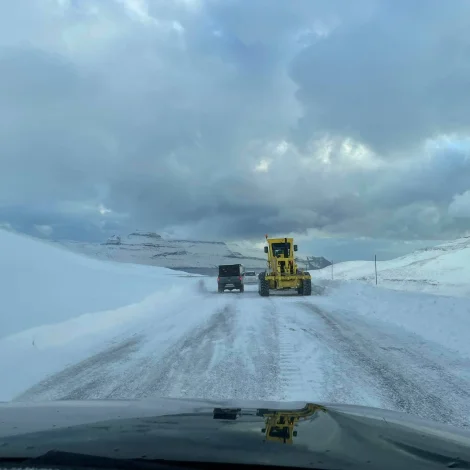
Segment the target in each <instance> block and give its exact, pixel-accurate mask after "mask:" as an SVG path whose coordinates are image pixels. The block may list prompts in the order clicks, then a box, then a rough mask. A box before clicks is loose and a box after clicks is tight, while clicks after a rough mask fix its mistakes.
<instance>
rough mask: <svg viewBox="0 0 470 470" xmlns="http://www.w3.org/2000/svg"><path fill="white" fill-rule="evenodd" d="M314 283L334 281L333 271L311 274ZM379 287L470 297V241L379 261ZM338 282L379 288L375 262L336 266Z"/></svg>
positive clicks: (464, 240) (347, 263) (461, 241)
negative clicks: (356, 281)
mask: <svg viewBox="0 0 470 470" xmlns="http://www.w3.org/2000/svg"><path fill="white" fill-rule="evenodd" d="M310 272H311V274H312V278H313V279H331V276H332V269H331V267H327V268H324V269H320V270H316V271H310ZM377 272H378V284H379V285H380V286H382V287H387V288H391V289H396V290H407V291H415V292H426V293H429V294H438V295H452V296H462V297H469V296H470V282H469V280H470V238H460V239H458V240H455V241H452V242H449V243H444V244H441V245H437V246H434V247H431V248H427V249H424V250H418V251H416V252H414V253H410V254H409V255H405V256H401V257H400V258H396V259H393V260H389V261H380V260H378V261H377ZM333 275H334V279H335V280H358V281H364V282H367V283H370V284H375V269H374V261H348V262H345V263H338V264H335V265H334V267H333Z"/></svg>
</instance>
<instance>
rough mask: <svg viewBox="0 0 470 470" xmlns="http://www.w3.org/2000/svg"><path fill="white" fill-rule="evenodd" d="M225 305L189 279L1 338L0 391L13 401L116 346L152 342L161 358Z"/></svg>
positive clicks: (138, 346)
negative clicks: (115, 306)
mask: <svg viewBox="0 0 470 470" xmlns="http://www.w3.org/2000/svg"><path fill="white" fill-rule="evenodd" d="M224 301H225V299H224V298H223V296H215V295H212V294H208V293H207V287H206V286H205V281H204V280H194V279H192V280H186V281H182V282H180V283H178V284H173V285H172V286H171V287H169V288H168V289H166V290H165V292H157V293H155V294H153V295H151V296H149V297H147V298H146V299H145V300H143V301H142V302H139V303H136V304H133V305H128V306H125V307H121V308H118V309H115V310H108V311H103V312H95V313H91V314H84V315H80V316H78V317H76V318H73V319H70V320H67V321H63V322H60V323H56V324H52V325H45V326H40V327H36V328H31V329H29V330H25V331H21V332H20V333H17V334H14V335H11V336H9V337H7V338H3V339H0V376H2V377H8V378H9V380H8V381H4V382H3V383H2V387H1V388H0V401H9V400H12V399H13V398H14V397H15V396H17V395H18V394H20V393H21V392H23V391H24V390H26V389H27V388H29V387H31V386H32V385H34V384H36V383H37V382H39V381H41V380H43V379H44V378H45V377H47V376H49V375H51V374H54V373H57V372H59V371H61V370H62V369H64V368H65V367H67V366H69V365H72V364H76V363H78V362H80V361H83V360H85V359H87V358H89V357H91V356H93V355H96V354H98V359H99V354H100V353H103V351H104V350H106V349H107V348H108V351H109V348H111V349H112V347H113V345H120V346H119V347H122V348H123V350H124V349H125V347H126V345H128V346H130V347H129V350H130V352H129V354H142V350H145V347H144V346H145V344H146V343H148V342H151V344H152V350H151V351H148V352H147V354H148V355H149V356H152V355H154V356H159V355H160V354H163V352H164V351H165V349H166V348H167V347H168V346H169V345H171V344H173V343H174V342H175V338H178V337H180V336H181V335H184V334H185V333H186V332H188V331H189V330H191V328H194V326H195V325H196V324H198V323H201V321H204V319H205V318H206V317H210V316H211V315H212V314H213V312H214V308H217V307H218V305H219V304H223V302H224ZM133 343H135V347H133ZM118 352H119V351H117V353H118ZM111 354H112V353H111ZM98 359H97V360H98ZM115 372H116V374H117V373H119V370H116V371H115Z"/></svg>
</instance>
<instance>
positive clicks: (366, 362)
mask: <svg viewBox="0 0 470 470" xmlns="http://www.w3.org/2000/svg"><path fill="white" fill-rule="evenodd" d="M301 305H302V306H303V307H304V308H305V309H306V310H307V311H309V312H311V313H314V314H315V315H316V316H318V318H320V319H321V320H322V321H323V323H324V325H325V326H326V331H325V330H323V331H321V330H311V329H309V328H307V329H306V330H305V331H308V332H309V333H310V334H312V335H313V336H315V337H316V338H317V339H319V340H320V341H322V342H324V343H325V344H327V345H328V347H329V348H334V349H335V350H337V351H338V352H339V353H340V355H341V356H342V362H343V365H342V369H344V373H345V374H344V375H345V378H344V380H348V379H347V378H346V377H347V376H350V375H351V374H350V373H348V368H349V369H350V370H353V371H354V370H355V371H357V372H358V373H359V374H360V375H362V377H363V380H364V381H365V382H366V383H369V384H370V383H373V384H375V387H376V390H377V394H378V395H379V396H380V397H381V398H382V400H383V404H382V406H383V407H388V408H392V409H395V410H399V411H403V412H406V413H409V414H414V415H418V416H421V417H423V418H428V419H432V420H435V421H439V422H443V423H448V424H453V425H457V426H462V427H467V426H469V419H470V383H468V382H467V381H465V380H463V379H461V378H459V377H457V376H456V375H454V374H453V373H451V372H449V370H448V368H447V358H446V355H445V354H444V353H435V354H434V355H433V357H431V356H427V357H426V356H424V355H423V354H422V353H421V352H420V351H419V350H418V349H416V347H414V346H413V345H414V344H415V342H416V337H415V336H414V335H411V334H408V333H407V332H405V331H403V332H402V334H401V335H400V336H398V335H396V334H394V333H392V332H391V330H392V329H390V331H387V332H385V331H384V330H380V329H377V328H376V325H375V324H374V325H372V324H368V323H367V322H365V321H364V320H363V319H361V318H360V317H358V316H354V322H353V321H351V320H350V319H348V317H347V316H342V317H341V318H340V317H339V315H338V314H335V313H334V312H325V311H324V310H322V309H320V308H319V307H316V306H315V305H313V304H311V303H307V302H305V303H302V304H301ZM428 352H429V351H428ZM453 360H455V358H454V357H453V356H451V357H449V363H451V362H452V361H453Z"/></svg>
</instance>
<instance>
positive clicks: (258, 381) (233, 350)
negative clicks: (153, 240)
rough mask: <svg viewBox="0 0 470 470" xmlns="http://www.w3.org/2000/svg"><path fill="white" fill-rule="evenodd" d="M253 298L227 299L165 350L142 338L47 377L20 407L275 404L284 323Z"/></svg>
mask: <svg viewBox="0 0 470 470" xmlns="http://www.w3.org/2000/svg"><path fill="white" fill-rule="evenodd" d="M227 297H229V296H227ZM253 297H254V296H249V295H248V296H234V297H231V298H227V300H228V302H227V303H225V302H224V305H223V306H222V307H219V308H218V310H216V311H215V312H214V314H213V315H211V316H210V317H209V318H208V319H207V320H206V321H204V322H201V323H199V324H198V325H197V326H196V327H195V328H193V329H192V330H190V331H189V332H187V333H186V334H185V335H184V336H182V337H180V338H179V339H177V340H176V341H175V342H173V343H172V344H171V345H170V346H169V347H168V348H166V350H164V351H162V350H161V346H160V345H159V344H158V339H156V340H154V339H152V338H151V337H149V336H148V335H145V334H136V335H134V336H133V337H131V338H127V339H125V340H122V341H121V342H119V343H118V344H116V345H113V346H111V347H108V348H106V349H104V350H103V351H101V352H99V353H98V354H94V355H93V356H90V357H89V358H87V359H85V360H83V361H81V362H79V363H77V364H74V365H72V366H69V367H67V368H65V369H64V370H62V371H61V372H59V373H57V374H54V375H52V376H51V377H48V378H46V379H45V380H43V381H42V382H40V383H38V384H37V385H35V386H33V387H31V388H30V389H28V390H27V391H26V392H24V393H23V394H21V395H20V396H18V397H17V398H16V400H44V399H46V400H53V399H55V400H57V399H68V400H85V399H134V398H144V397H152V396H162V397H193V398H227V397H232V398H244V399H272V397H273V396H276V387H277V383H278V382H277V379H278V375H279V345H278V326H277V317H276V315H275V314H274V312H273V310H272V309H267V310H266V309H263V305H262V302H260V299H258V298H257V296H256V297H255V299H256V300H254V299H253ZM224 300H225V299H224ZM218 303H219V304H220V301H219V300H218Z"/></svg>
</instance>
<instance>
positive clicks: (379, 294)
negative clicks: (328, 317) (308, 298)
mask: <svg viewBox="0 0 470 470" xmlns="http://www.w3.org/2000/svg"><path fill="white" fill-rule="evenodd" d="M321 284H322V285H324V286H325V287H326V289H325V295H323V296H322V297H317V298H316V300H315V303H316V304H317V305H318V306H320V307H324V308H327V309H329V310H334V311H337V312H342V311H344V312H354V313H355V314H356V315H359V316H361V317H362V316H363V317H367V318H368V319H369V320H370V321H372V322H373V321H376V320H377V321H381V322H387V323H390V324H392V325H393V327H399V328H403V329H405V330H407V331H408V332H410V333H413V334H416V335H417V341H418V342H420V341H421V340H425V341H428V342H432V343H436V344H439V345H441V346H443V347H445V348H448V349H450V350H454V351H455V352H456V353H458V354H459V355H462V356H467V357H468V358H470V342H469V341H468V332H469V331H470V304H469V303H468V300H467V299H463V298H458V297H447V296H439V295H429V294H423V293H418V292H416V293H414V292H397V291H394V290H391V289H386V288H381V287H376V286H370V285H366V284H364V283H361V282H357V281H322V282H321Z"/></svg>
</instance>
